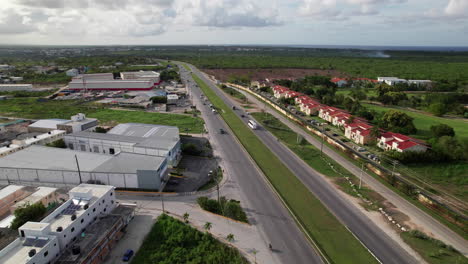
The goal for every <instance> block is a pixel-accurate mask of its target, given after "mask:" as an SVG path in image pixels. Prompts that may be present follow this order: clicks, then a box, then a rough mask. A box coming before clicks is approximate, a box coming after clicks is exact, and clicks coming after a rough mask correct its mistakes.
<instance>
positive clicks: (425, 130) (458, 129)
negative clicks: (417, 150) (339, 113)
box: [363, 104, 468, 139]
mask: <svg viewBox="0 0 468 264" xmlns="http://www.w3.org/2000/svg"><path fill="white" fill-rule="evenodd" d="M363 105H364V106H366V107H368V108H370V109H373V110H375V111H379V112H385V111H388V110H389V109H397V110H399V111H402V112H405V113H406V114H408V115H409V116H411V117H412V118H414V120H413V122H414V125H415V126H416V128H417V129H418V132H417V133H416V134H415V135H412V136H414V137H416V138H420V139H428V138H430V137H431V131H430V127H431V126H433V125H437V124H446V125H449V126H451V127H453V129H454V130H455V134H456V136H457V137H459V138H468V122H467V121H465V120H460V119H450V118H443V117H437V116H431V115H426V114H422V113H416V112H412V111H408V110H402V109H400V108H392V107H388V106H387V107H385V106H379V105H373V104H363Z"/></svg>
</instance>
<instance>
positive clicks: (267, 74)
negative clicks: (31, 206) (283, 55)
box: [203, 68, 348, 82]
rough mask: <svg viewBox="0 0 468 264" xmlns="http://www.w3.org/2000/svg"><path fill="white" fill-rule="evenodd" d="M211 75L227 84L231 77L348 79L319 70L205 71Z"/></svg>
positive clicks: (344, 74)
mask: <svg viewBox="0 0 468 264" xmlns="http://www.w3.org/2000/svg"><path fill="white" fill-rule="evenodd" d="M203 71H204V72H206V73H207V74H209V75H213V76H215V77H216V79H218V80H220V81H222V82H225V81H227V79H228V78H229V77H230V76H233V75H234V76H248V77H249V78H250V79H251V80H253V81H255V80H257V81H259V80H265V79H289V78H291V79H298V78H302V77H304V76H307V75H322V76H330V77H348V74H346V73H343V72H340V71H336V70H319V69H288V68H278V69H203Z"/></svg>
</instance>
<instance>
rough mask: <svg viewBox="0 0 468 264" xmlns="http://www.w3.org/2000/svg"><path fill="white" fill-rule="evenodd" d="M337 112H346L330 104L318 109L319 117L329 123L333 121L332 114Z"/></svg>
mask: <svg viewBox="0 0 468 264" xmlns="http://www.w3.org/2000/svg"><path fill="white" fill-rule="evenodd" d="M338 113H347V112H346V111H345V110H342V109H339V108H336V107H332V106H324V107H322V108H320V110H319V117H320V118H322V119H323V120H326V121H328V122H329V123H332V121H333V116H335V115H337V114H338Z"/></svg>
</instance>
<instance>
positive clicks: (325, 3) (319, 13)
mask: <svg viewBox="0 0 468 264" xmlns="http://www.w3.org/2000/svg"><path fill="white" fill-rule="evenodd" d="M299 14H301V15H303V16H314V17H324V18H326V17H336V16H338V15H340V14H341V10H339V9H338V8H337V0H303V2H302V5H301V6H300V7H299Z"/></svg>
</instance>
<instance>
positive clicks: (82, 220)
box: [81, 214, 89, 223]
mask: <svg viewBox="0 0 468 264" xmlns="http://www.w3.org/2000/svg"><path fill="white" fill-rule="evenodd" d="M88 215H89V214H88ZM83 222H84V219H81V223H83Z"/></svg>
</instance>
